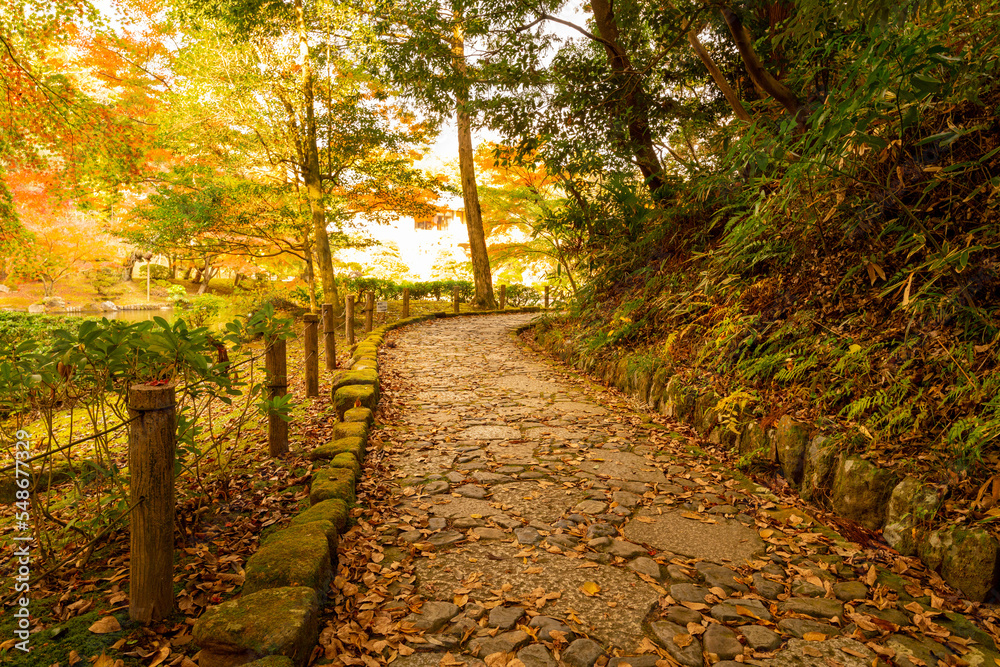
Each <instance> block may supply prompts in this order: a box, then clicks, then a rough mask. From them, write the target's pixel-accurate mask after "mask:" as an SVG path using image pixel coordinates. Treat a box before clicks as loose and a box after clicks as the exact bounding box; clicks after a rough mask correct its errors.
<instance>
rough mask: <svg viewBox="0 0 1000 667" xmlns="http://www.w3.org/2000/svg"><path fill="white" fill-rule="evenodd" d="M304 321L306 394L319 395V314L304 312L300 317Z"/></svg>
mask: <svg viewBox="0 0 1000 667" xmlns="http://www.w3.org/2000/svg"><path fill="white" fill-rule="evenodd" d="M302 319H304V320H305V323H306V330H305V335H304V336H303V342H304V343H305V354H304V357H305V363H306V396H319V332H318V331H317V330H318V329H319V326H318V324H317V323H318V322H319V315H317V314H316V313H306V314H305V316H304V317H303V318H302Z"/></svg>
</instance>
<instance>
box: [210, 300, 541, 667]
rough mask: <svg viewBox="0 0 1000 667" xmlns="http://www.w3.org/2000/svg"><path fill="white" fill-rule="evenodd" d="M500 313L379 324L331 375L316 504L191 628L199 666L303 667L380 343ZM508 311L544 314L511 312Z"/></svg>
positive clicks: (359, 445) (361, 443)
mask: <svg viewBox="0 0 1000 667" xmlns="http://www.w3.org/2000/svg"><path fill="white" fill-rule="evenodd" d="M499 312H501V311H479V312H467V313H434V314H430V315H420V316H416V317H410V318H407V319H404V320H399V321H397V322H393V323H391V324H387V325H385V326H382V327H379V328H377V329H374V330H373V331H372V332H371V333H369V334H368V335H367V336H366V337H365V338H364V339H362V340H361V341H360V342H359V343H358V344H357V346H356V347H355V348H354V350H353V352H352V358H351V362H350V365H349V366H348V367H347V368H346V369H343V370H341V371H340V372H339V373H338V374H337V375H336V376H335V377H334V380H333V384H332V387H331V396H332V399H333V407H334V409H335V410H336V412H337V417H338V419H339V421H338V423H337V425H336V426H335V427H334V439H333V442H331V443H329V444H326V445H321V446H320V447H317V448H316V449H314V450H312V451H311V452H309V453H308V457H309V458H310V459H311V460H312V461H314V462H316V464H317V465H319V464H322V465H323V467H322V468H317V469H315V470H314V472H313V480H312V484H311V486H310V490H309V504H310V507H309V508H308V509H306V510H303V511H302V512H301V513H299V514H298V515H297V516H296V517H295V518H293V519H292V521H291V525H290V526H289V527H287V528H285V529H283V530H280V531H277V532H276V533H274V534H272V535H269V536H268V537H267V538H266V539H264V540H263V541H262V543H261V546H260V549H259V550H258V551H257V552H256V553H255V554H254V555H253V556H251V557H250V559H249V560H248V561H247V564H246V568H245V572H246V579H245V581H244V583H243V593H242V595H241V596H240V597H239V598H237V599H235V600H231V601H229V602H224V603H222V604H220V605H217V606H214V607H209V608H208V609H207V610H206V611H205V612H204V613H203V614H202V615H201V617H199V618H198V620H197V622H196V623H195V625H194V628H193V635H194V640H195V643H197V644H198V645H199V646H201V653H200V654H199V659H198V662H199V667H232V666H234V665H244V664H248V665H250V666H251V667H295V666H299V667H301V666H302V665H304V664H305V663H306V661H307V660H308V659H309V657H310V653H311V652H312V649H313V647H314V646H315V645H316V641H317V637H318V635H319V611H320V605H321V604H322V603H323V602H324V601H325V596H326V592H327V591H328V590H329V587H330V582H331V581H332V580H333V575H334V572H336V569H337V549H338V545H339V540H340V533H341V532H342V531H343V530H344V528H345V526H346V524H347V518H348V515H349V512H350V508H351V506H352V505H353V504H354V502H355V500H356V498H355V486H356V484H357V481H358V478H359V477H360V476H361V470H362V469H361V466H362V464H363V462H364V457H365V448H366V446H367V443H368V433H369V430H370V428H371V426H372V424H373V422H374V410H375V406H376V405H377V404H378V399H379V389H380V385H379V377H378V356H377V355H378V348H379V346H381V345H382V343H383V342H384V340H385V334H386V333H387V332H388V331H391V330H393V329H397V328H399V327H403V326H406V325H409V324H416V323H418V322H424V321H427V320H432V319H435V318H448V317H464V316H471V315H492V314H497V313H499ZM502 312H503V313H504V314H514V313H530V312H540V309H539V308H520V309H507V310H504V311H502Z"/></svg>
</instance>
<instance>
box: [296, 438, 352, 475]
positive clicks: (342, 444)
mask: <svg viewBox="0 0 1000 667" xmlns="http://www.w3.org/2000/svg"><path fill="white" fill-rule="evenodd" d="M344 453H347V454H351V455H352V456H353V457H354V459H355V460H356V461H357V462H358V463H361V462H362V461H364V458H365V441H364V440H363V439H362V438H341V439H339V440H334V441H333V442H331V443H329V444H326V445H322V446H321V447H317V448H316V449H314V450H312V451H311V452H309V453H308V454H307V456H308V458H309V460H310V461H320V460H329V459H333V458H335V457H337V456H338V455H339V454H344ZM334 467H337V468H342V467H343V466H341V465H334ZM358 472H359V473H360V470H359V471H358Z"/></svg>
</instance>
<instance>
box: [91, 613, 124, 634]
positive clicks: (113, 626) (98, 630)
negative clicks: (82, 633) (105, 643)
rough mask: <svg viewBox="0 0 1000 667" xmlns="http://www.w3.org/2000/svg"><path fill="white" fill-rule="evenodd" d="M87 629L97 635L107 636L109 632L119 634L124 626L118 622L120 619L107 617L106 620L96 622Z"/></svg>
mask: <svg viewBox="0 0 1000 667" xmlns="http://www.w3.org/2000/svg"><path fill="white" fill-rule="evenodd" d="M87 629H88V630H90V631H91V632H93V633H94V634H95V635H106V634H108V633H109V632H118V631H119V630H121V629H122V626H121V624H120V623H119V622H118V619H117V618H115V617H114V616H105V617H104V618H102V619H100V620H98V621H95V622H94V624H93V625H91V626H90V627H89V628H87Z"/></svg>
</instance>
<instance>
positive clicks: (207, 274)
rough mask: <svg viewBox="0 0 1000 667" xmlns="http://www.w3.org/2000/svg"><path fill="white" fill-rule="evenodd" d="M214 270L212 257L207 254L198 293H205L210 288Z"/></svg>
mask: <svg viewBox="0 0 1000 667" xmlns="http://www.w3.org/2000/svg"><path fill="white" fill-rule="evenodd" d="M213 274H214V270H213V269H212V258H211V257H209V256H207V255H206V256H205V268H204V269H202V272H201V287H199V288H198V294H204V293H205V291H206V290H207V289H208V283H209V282H211V280H212V275H213Z"/></svg>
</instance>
